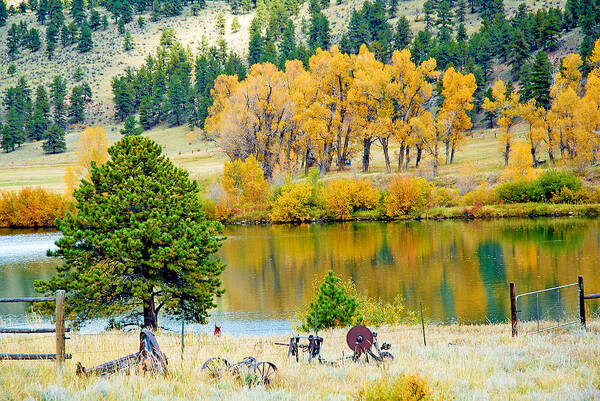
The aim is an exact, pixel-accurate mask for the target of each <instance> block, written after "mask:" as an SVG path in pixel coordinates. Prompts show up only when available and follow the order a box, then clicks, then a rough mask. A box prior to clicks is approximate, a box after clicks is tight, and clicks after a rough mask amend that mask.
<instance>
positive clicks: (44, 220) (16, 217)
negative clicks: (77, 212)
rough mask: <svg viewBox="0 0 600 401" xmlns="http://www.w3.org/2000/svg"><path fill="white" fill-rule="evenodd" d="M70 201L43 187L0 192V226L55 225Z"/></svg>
mask: <svg viewBox="0 0 600 401" xmlns="http://www.w3.org/2000/svg"><path fill="white" fill-rule="evenodd" d="M69 207H70V202H69V201H68V200H66V199H65V198H64V197H62V196H61V195H59V194H57V193H53V192H49V191H46V190H44V189H42V188H23V189H21V190H20V191H8V192H3V193H2V194H0V227H54V226H55V225H56V219H59V218H62V217H63V215H64V214H65V211H66V210H67V209H68V208H69Z"/></svg>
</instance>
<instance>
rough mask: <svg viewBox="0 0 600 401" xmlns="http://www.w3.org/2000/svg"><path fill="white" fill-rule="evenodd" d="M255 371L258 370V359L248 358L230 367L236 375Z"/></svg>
mask: <svg viewBox="0 0 600 401" xmlns="http://www.w3.org/2000/svg"><path fill="white" fill-rule="evenodd" d="M254 369H256V359H254V358H253V357H251V356H249V357H246V359H244V360H243V361H241V362H236V363H234V364H233V365H231V366H230V367H229V370H231V372H232V373H233V374H234V375H239V374H240V373H242V371H254Z"/></svg>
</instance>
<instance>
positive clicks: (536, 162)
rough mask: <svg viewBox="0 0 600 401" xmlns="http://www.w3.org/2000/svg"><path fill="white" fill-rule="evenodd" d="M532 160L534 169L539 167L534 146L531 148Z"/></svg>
mask: <svg viewBox="0 0 600 401" xmlns="http://www.w3.org/2000/svg"><path fill="white" fill-rule="evenodd" d="M531 159H532V160H533V167H537V166H538V161H537V158H536V157H535V148H534V147H533V146H532V147H531Z"/></svg>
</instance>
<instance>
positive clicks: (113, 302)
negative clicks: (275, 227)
mask: <svg viewBox="0 0 600 401" xmlns="http://www.w3.org/2000/svg"><path fill="white" fill-rule="evenodd" d="M108 153H109V154H110V159H109V160H108V161H107V162H106V163H104V164H102V165H101V166H96V165H94V166H93V167H92V169H91V177H92V179H90V180H84V181H83V182H82V183H81V186H80V187H79V189H77V190H75V193H74V197H75V199H77V203H76V204H75V207H76V209H77V210H76V212H75V213H72V214H71V213H68V214H67V216H66V217H65V218H64V219H63V220H60V221H59V224H58V227H59V229H60V230H61V231H62V233H63V235H64V236H63V237H62V238H61V239H59V240H58V242H57V247H58V249H57V251H56V252H54V253H53V255H55V256H59V257H62V258H63V259H64V263H61V265H60V267H58V268H57V269H58V273H59V274H58V275H56V276H55V277H53V278H51V279H50V280H48V281H37V282H35V284H34V286H35V289H36V290H37V291H38V292H41V293H44V294H46V293H47V294H50V293H55V292H56V289H58V288H65V289H66V290H67V298H68V299H69V307H70V308H71V310H72V311H73V315H74V316H85V317H84V318H90V317H95V316H100V315H105V314H106V313H107V309H106V308H107V305H109V309H110V311H111V312H113V311H114V312H115V313H116V311H123V310H126V311H131V312H132V313H136V314H137V315H141V316H143V319H144V323H143V325H144V327H148V328H150V329H156V328H157V327H158V326H159V324H158V317H157V316H158V311H159V305H162V304H164V305H166V306H165V307H166V308H167V309H166V310H165V312H166V313H169V314H171V315H177V316H182V317H183V319H185V320H189V321H193V322H197V323H204V322H205V321H206V317H207V316H208V312H207V311H208V310H210V309H211V308H214V306H215V305H214V298H215V297H216V296H219V295H220V294H221V293H222V290H221V289H220V285H221V282H220V280H219V276H220V275H221V272H222V271H223V268H224V265H223V263H222V262H221V261H220V259H219V257H218V256H217V254H216V252H217V251H218V250H219V248H220V246H221V244H222V239H221V238H222V236H221V233H222V231H223V227H222V225H221V224H220V223H217V222H213V221H210V220H207V219H206V217H205V214H204V208H203V207H202V201H201V198H200V197H199V187H198V184H197V182H196V181H194V180H191V179H190V178H189V174H188V172H187V171H185V170H183V169H181V168H178V167H176V166H174V165H173V163H172V162H171V161H170V160H169V159H168V158H167V157H166V156H164V155H163V154H162V148H161V146H160V145H159V144H157V143H155V142H153V141H152V140H150V139H148V138H145V137H143V136H127V137H123V138H121V140H120V141H118V142H117V143H116V144H114V145H113V146H111V147H110V148H109V149H108ZM91 221H93V222H94V224H93V227H90V224H89V222H91ZM149 224H150V225H151V226H152V227H153V228H152V229H151V230H150V229H148V225H149ZM86 227H87V228H86ZM79 233H81V236H79V235H80V234H79ZM76 237H77V238H79V239H76ZM165 238H169V239H170V240H169V241H164V239H165ZM140 244H143V246H141V247H140ZM106 265H109V266H113V265H115V266H117V265H118V266H120V268H118V269H106V268H104V266H106ZM174 266H177V268H173V267H174ZM129 271H135V272H136V273H135V276H136V279H135V280H128V279H127V277H128V276H129V273H127V272H129ZM90 280H92V281H93V282H94V283H97V285H95V286H94V288H91V287H90V285H89V282H90ZM184 301H185V302H184ZM136 305H140V306H141V305H144V306H143V308H141V307H140V308H137V307H136Z"/></svg>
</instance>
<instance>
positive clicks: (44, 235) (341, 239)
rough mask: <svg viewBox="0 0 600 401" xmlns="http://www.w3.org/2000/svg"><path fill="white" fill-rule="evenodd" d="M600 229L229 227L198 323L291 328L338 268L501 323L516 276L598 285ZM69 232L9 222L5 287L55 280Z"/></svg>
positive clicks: (439, 309) (543, 223) (17, 291)
mask: <svg viewBox="0 0 600 401" xmlns="http://www.w3.org/2000/svg"><path fill="white" fill-rule="evenodd" d="M599 233H600V220H595V219H594V220H592V219H578V218H561V219H503V220H501V219H499V220H476V221H421V222H396V223H376V222H353V223H336V224H310V225H299V226H292V225H273V226H229V227H227V228H226V235H227V240H226V241H225V243H224V245H223V248H222V250H221V252H220V254H221V257H222V258H223V260H224V261H225V262H226V264H227V269H226V271H225V272H224V274H223V283H224V287H225V288H226V290H227V291H226V293H225V294H224V295H223V297H222V298H221V299H220V300H219V301H218V304H219V306H218V308H217V310H216V311H214V312H213V314H212V317H211V323H209V324H208V325H206V326H199V325H193V326H191V327H190V329H191V330H194V331H198V332H201V331H210V330H212V328H213V323H214V322H217V323H219V324H221V325H222V327H223V330H224V331H225V332H229V333H232V334H240V333H244V334H250V335H252V334H255V335H260V334H263V333H281V334H283V333H288V332H290V331H292V330H293V326H294V324H295V323H294V317H295V312H296V311H298V310H299V309H300V308H301V307H302V305H304V304H305V303H306V302H307V301H308V300H309V299H310V296H311V293H312V288H313V282H314V280H315V277H318V278H321V277H323V276H324V275H325V273H326V272H327V271H328V270H330V269H331V270H334V271H335V272H336V273H337V274H338V275H340V276H341V277H343V278H351V279H352V280H353V281H354V282H355V283H356V286H357V288H358V290H359V291H360V292H362V293H364V294H367V295H369V296H372V297H380V298H382V299H384V300H393V299H394V298H395V297H396V296H401V297H402V298H403V299H404V302H405V304H406V306H407V307H408V308H409V309H412V310H417V309H418V308H419V304H420V303H422V304H423V308H424V310H425V315H426V317H427V318H428V319H430V320H432V321H434V322H445V323H452V322H459V323H482V322H483V323H485V322H502V321H505V320H506V319H507V317H508V316H509V296H508V283H509V282H510V281H515V282H516V286H517V291H518V292H519V293H523V292H527V291H532V290H537V289H541V288H547V287H552V286H556V285H562V284H567V283H574V282H576V281H577V276H578V275H579V274H582V275H584V276H585V287H586V291H587V292H600V276H599V275H598V274H597V272H598V268H597V266H598V256H599V255H600V235H599ZM59 237H60V233H57V232H52V231H40V230H37V231H31V230H0V296H2V297H12V296H31V295H35V293H34V291H33V287H32V283H33V281H34V280H36V279H46V278H48V277H50V276H51V275H52V274H53V273H54V266H56V264H57V263H58V262H59V261H57V260H55V259H52V258H49V257H47V256H46V250H47V249H50V248H52V247H53V243H54V241H55V240H56V239H57V238H59ZM567 301H568V302H571V303H572V304H573V303H574V302H576V300H575V297H574V296H573V297H572V299H570V300H567V299H565V301H564V302H567ZM24 308H25V306H24V305H20V304H4V305H0V320H3V321H4V323H6V322H7V321H9V322H10V323H12V324H13V325H15V324H24V321H23V319H24V317H23V316H24V311H25V309H24ZM105 323H106V322H104V321H101V320H99V321H95V322H92V323H91V324H90V325H88V326H87V327H86V328H85V330H87V331H98V330H101V329H102V327H104V325H105ZM163 324H164V325H167V326H171V327H173V328H176V327H178V323H177V322H174V321H168V320H167V319H163Z"/></svg>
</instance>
